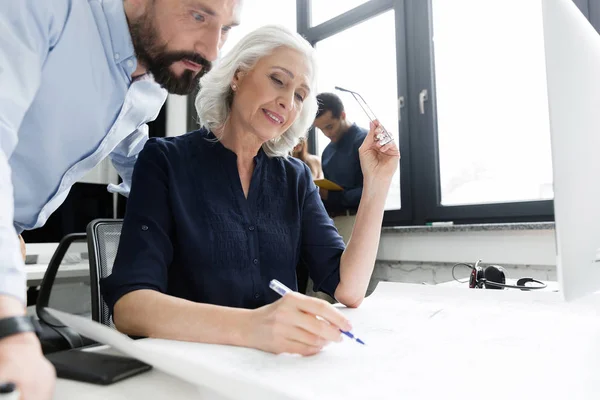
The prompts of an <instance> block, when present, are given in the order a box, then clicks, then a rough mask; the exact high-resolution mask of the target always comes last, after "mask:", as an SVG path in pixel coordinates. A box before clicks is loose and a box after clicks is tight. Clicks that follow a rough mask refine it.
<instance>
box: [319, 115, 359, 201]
mask: <svg viewBox="0 0 600 400" xmlns="http://www.w3.org/2000/svg"><path fill="white" fill-rule="evenodd" d="M368 133H369V132H368V131H367V130H366V129H363V128H361V127H359V126H358V125H356V124H352V125H351V126H350V128H349V129H348V131H346V132H345V133H344V135H343V136H342V137H341V139H340V140H339V142H337V143H333V142H331V143H329V144H328V145H327V147H325V150H323V155H322V156H321V158H322V165H323V175H325V178H326V179H329V180H330V181H333V182H335V183H337V184H338V185H340V186H341V187H343V188H344V190H343V191H341V192H329V195H328V197H327V200H325V206H326V207H327V210H328V211H340V210H344V209H357V208H358V204H359V203H360V198H361V197H362V192H363V173H362V169H361V166H360V157H359V154H358V149H359V148H360V146H361V145H362V143H363V141H364V140H365V138H366V137H367V134H368Z"/></svg>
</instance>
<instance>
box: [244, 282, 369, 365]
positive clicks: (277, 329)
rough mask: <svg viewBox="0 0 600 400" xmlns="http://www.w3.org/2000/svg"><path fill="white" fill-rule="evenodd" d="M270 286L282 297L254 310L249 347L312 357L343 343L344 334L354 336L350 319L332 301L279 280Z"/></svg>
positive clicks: (248, 329)
mask: <svg viewBox="0 0 600 400" xmlns="http://www.w3.org/2000/svg"><path fill="white" fill-rule="evenodd" d="M270 287H271V289H273V290H274V291H275V292H277V293H279V294H280V295H281V296H282V297H281V299H279V300H277V301H276V302H274V303H272V304H269V305H266V306H264V307H261V308H259V309H257V310H254V311H253V312H252V313H253V317H252V318H250V319H249V322H250V326H247V328H246V329H245V332H246V335H245V336H246V339H245V340H247V341H248V342H247V343H246V344H247V346H249V347H254V348H258V349H260V350H264V351H268V352H271V353H275V354H280V353H292V354H301V355H304V356H309V355H314V354H317V353H319V352H320V351H321V350H322V349H323V347H325V346H326V345H328V344H329V343H331V342H341V341H342V340H343V337H342V333H343V334H345V335H346V336H349V337H352V338H354V337H353V335H352V334H351V333H350V331H351V329H352V326H351V324H350V322H349V321H348V320H347V319H346V317H344V315H343V314H342V313H341V312H340V311H339V310H338V309H336V308H335V307H333V306H332V305H331V304H329V303H328V302H326V301H324V300H321V299H317V298H314V297H309V296H305V295H303V294H300V293H296V292H294V291H292V290H290V289H288V288H287V287H285V286H284V285H283V284H281V282H279V281H277V280H273V281H271V284H270ZM355 340H356V339H355ZM357 342H358V343H362V342H361V341H360V340H357Z"/></svg>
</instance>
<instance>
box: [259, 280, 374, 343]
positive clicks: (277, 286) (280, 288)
mask: <svg viewBox="0 0 600 400" xmlns="http://www.w3.org/2000/svg"><path fill="white" fill-rule="evenodd" d="M269 287H270V288H271V289H273V290H274V291H275V292H277V293H278V294H279V295H280V296H281V297H283V296H285V295H286V294H287V293H290V292H291V291H292V290H290V288H288V287H287V286H285V285H284V284H283V283H281V282H279V281H278V280H277V279H273V280H271V282H270V283H269ZM340 332H342V333H343V334H344V335H346V336H348V337H349V338H350V339H352V340H356V341H357V342H358V343H360V344H365V342H363V341H362V340H360V339H359V338H357V337H356V336H354V335H353V334H352V333H351V332H347V331H343V330H341V329H340Z"/></svg>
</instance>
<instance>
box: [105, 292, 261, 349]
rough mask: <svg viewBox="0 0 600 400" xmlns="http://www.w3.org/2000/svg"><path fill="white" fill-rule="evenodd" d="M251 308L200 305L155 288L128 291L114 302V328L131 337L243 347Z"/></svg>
mask: <svg viewBox="0 0 600 400" xmlns="http://www.w3.org/2000/svg"><path fill="white" fill-rule="evenodd" d="M251 313H252V311H251V310H246V309H240V308H230V307H221V306H214V305H210V304H200V303H195V302H191V301H188V300H184V299H180V298H177V297H173V296H169V295H166V294H163V293H160V292H156V291H154V290H137V291H134V292H130V293H128V294H126V295H125V296H123V297H122V298H121V299H119V301H117V303H116V305H115V309H114V321H115V325H116V327H117V329H118V330H119V331H121V332H123V333H125V334H128V335H133V336H145V337H156V338H162V339H172V340H182V341H192V342H202V343H214V344H226V345H234V346H246V343H245V341H244V338H245V335H244V332H245V331H246V326H247V321H248V320H249V318H251Z"/></svg>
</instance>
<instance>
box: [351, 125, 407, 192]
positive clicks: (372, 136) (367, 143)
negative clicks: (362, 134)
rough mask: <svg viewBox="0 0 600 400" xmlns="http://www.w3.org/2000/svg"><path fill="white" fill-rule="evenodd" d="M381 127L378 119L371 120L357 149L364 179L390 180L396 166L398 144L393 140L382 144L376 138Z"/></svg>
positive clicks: (398, 152)
mask: <svg viewBox="0 0 600 400" xmlns="http://www.w3.org/2000/svg"><path fill="white" fill-rule="evenodd" d="M381 129H382V128H380V124H379V121H374V122H371V124H370V130H369V133H368V134H367V137H366V138H365V140H364V141H363V143H362V145H361V146H360V148H359V149H358V153H359V156H360V165H361V168H362V172H363V176H364V179H365V181H367V180H378V181H379V180H382V179H383V180H391V178H392V176H394V173H395V172H396V169H397V168H398V164H399V163H398V160H400V151H399V150H398V146H396V143H395V141H391V142H389V143H388V144H385V145H383V146H382V145H381V144H380V143H379V139H378V138H377V135H378V134H379V133H381Z"/></svg>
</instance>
